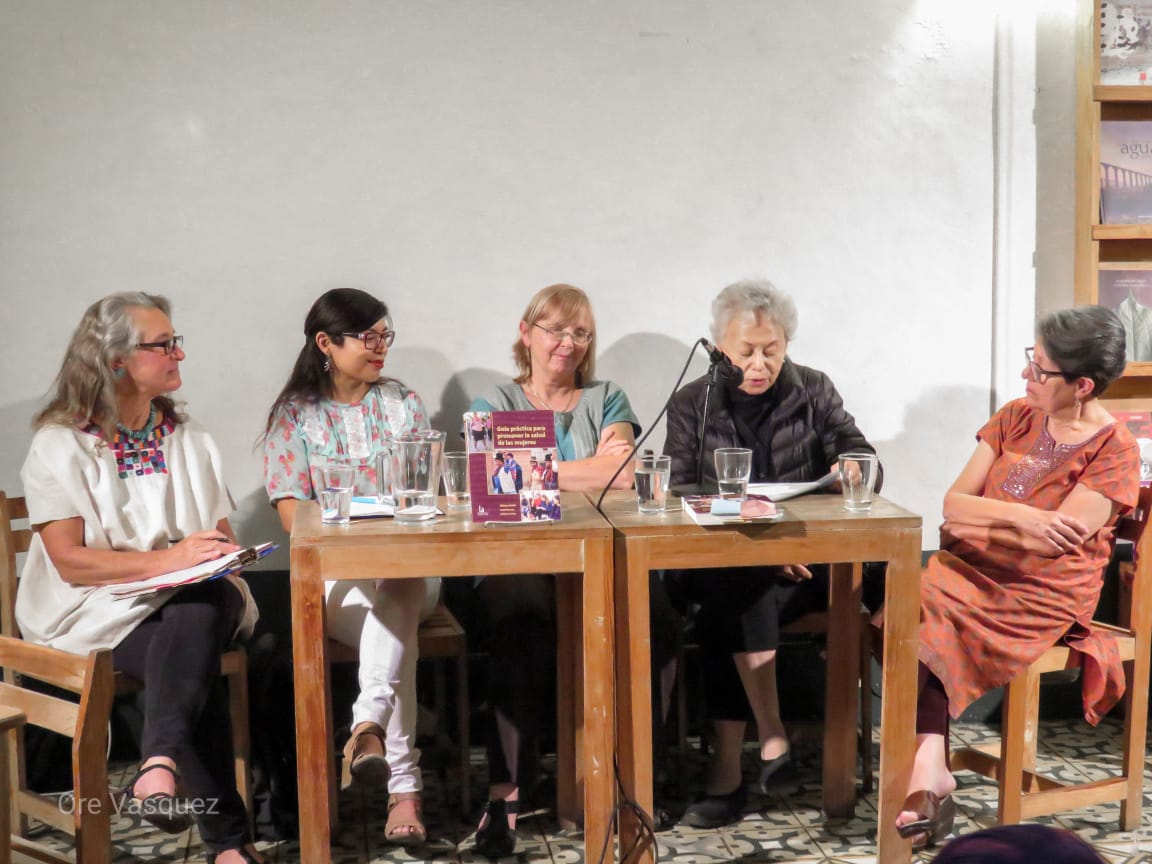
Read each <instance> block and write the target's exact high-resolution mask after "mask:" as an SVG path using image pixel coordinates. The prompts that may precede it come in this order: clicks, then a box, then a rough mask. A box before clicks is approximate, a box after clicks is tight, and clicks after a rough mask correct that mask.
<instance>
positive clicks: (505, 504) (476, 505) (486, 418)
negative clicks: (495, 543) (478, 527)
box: [464, 411, 560, 523]
mask: <svg viewBox="0 0 1152 864" xmlns="http://www.w3.org/2000/svg"><path fill="white" fill-rule="evenodd" d="M464 440H465V442H466V444H467V450H468V485H469V488H470V489H471V495H472V521H473V522H542V523H547V522H558V521H559V520H560V484H559V476H558V475H559V470H560V458H559V455H558V454H557V452H556V418H555V415H554V414H553V413H552V412H551V411H469V412H468V413H466V414H465V415H464Z"/></svg>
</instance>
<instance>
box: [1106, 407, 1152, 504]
mask: <svg viewBox="0 0 1152 864" xmlns="http://www.w3.org/2000/svg"><path fill="white" fill-rule="evenodd" d="M1112 416H1113V417H1115V418H1116V422H1117V423H1123V424H1124V425H1125V426H1127V427H1128V431H1129V432H1131V433H1132V437H1133V438H1135V439H1136V443H1137V444H1139V445H1140V485H1141V486H1148V485H1150V484H1152V411H1113V412H1112Z"/></svg>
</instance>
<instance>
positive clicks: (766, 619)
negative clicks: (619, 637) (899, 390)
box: [664, 281, 882, 828]
mask: <svg viewBox="0 0 1152 864" xmlns="http://www.w3.org/2000/svg"><path fill="white" fill-rule="evenodd" d="M796 317H797V316H796V306H795V304H794V303H793V302H792V299H791V298H790V297H788V295H786V294H784V293H783V292H781V291H779V290H778V289H777V288H776V287H775V286H774V285H772V283H770V282H766V281H745V282H737V283H735V284H733V285H729V286H728V287H727V288H725V289H724V290H723V291H721V292H720V294H719V295H718V296H717V297H716V299H715V301H714V302H713V303H712V335H713V337H714V339H715V341H716V343H717V345H718V346H719V347H720V348H721V350H723V351H724V353H726V354H727V355H728V356H729V358H731V360H732V362H733V363H734V364H735V365H736V366H738V367H739V368H740V369H741V370H742V371H743V373H744V374H743V381H742V382H740V383H739V385H738V386H734V385H733V383H732V382H727V383H726V384H725V385H724V386H721V387H718V388H717V390H718V392H717V393H714V394H713V395H712V399H711V407H710V408H708V409H707V410H708V416H707V417H705V416H704V412H705V410H706V409H705V402H706V399H705V393H706V384H707V381H706V379H705V378H700V379H698V380H696V381H693V382H692V383H690V384H688V385H687V386H685V387H684V388H683V389H681V390H680V391H679V392H678V393H677V394H676V395H675V397H673V400H672V404H671V405H670V406H669V408H668V433H667V438H666V440H665V444H664V452H665V453H666V454H668V455H669V456H671V457H672V478H671V479H672V483H673V484H674V485H683V484H692V483H695V481H696V477H697V476H698V471H699V476H702V477H703V482H704V485H705V486H706V487H711V488H713V489H714V488H715V486H716V473H715V468H714V460H713V452H714V451H715V450H716V449H717V448H719V447H745V448H748V449H749V450H751V451H752V476H751V480H752V482H803V481H812V480H819V479H821V478H823V477H825V476H826V475H827V474H828V473H829V472H830V471H832V470H833V469H834V467H835V465H836V462H837V456H838V455H839V454H840V453H843V452H846V451H849V450H856V451H860V450H863V451H866V452H875V450H874V449H873V447H872V445H870V444H869V443H868V441H867V439H865V437H864V435H863V433H862V432H861V431H860V430H859V429H858V428H857V427H856V421H855V420H854V419H853V418H852V415H851V414H849V413H848V412H847V411H845V410H844V404H843V402H842V401H841V399H840V394H839V393H837V392H836V388H835V386H833V384H832V381H831V380H830V379H829V378H828V376H827V375H825V374H824V373H823V372H819V371H817V370H815V369H809V368H808V367H806V366H801V365H799V364H797V363H793V362H792V361H791V360H790V359H789V358H788V355H787V351H788V345H789V343H790V342H791V341H792V339H793V337H794V336H795V334H796ZM701 436H702V437H703V445H704V446H703V462H702V464H700V463H698V461H697V457H698V453H699V452H700V451H699V449H698V445H699V443H700V439H701ZM881 479H882V475H881ZM877 488H879V480H878V482H877ZM670 579H671V580H672V582H673V583H674V587H676V588H678V589H679V592H680V594H681V597H682V599H684V600H687V601H688V602H690V603H696V604H698V605H699V607H700V611H699V615H698V617H697V636H698V639H699V642H700V649H701V663H702V664H703V665H704V669H705V675H704V682H705V688H704V689H705V693H704V696H705V705H706V711H707V714H708V716H709V717H710V718H712V721H713V725H714V728H715V735H716V738H715V742H716V747H715V749H714V751H713V759H712V764H711V766H710V767H709V771H708V776H707V778H706V780H705V787H704V794H703V796H702V797H701V798H700V800H698V801H696V802H695V803H694V804H692V805H691V806H689V807H688V809H687V810H686V811H685V813H684V817H683V821H684V822H685V823H687V824H689V825H694V826H697V827H702V828H715V827H719V826H721V825H726V824H728V823H730V822H735V821H737V820H738V819H739V818H740V816H741V813H742V812H743V808H744V804H745V801H746V789H745V786H744V782H743V779H742V777H741V771H740V754H741V750H742V749H743V742H744V729H745V726H746V724H747V722H748V721H749V720H755V722H756V727H757V730H758V738H759V741H760V772H759V778H758V785H759V787H760V788H761V789H764V788H765V787H766V786H767V785H768V784H769V783H770V782H771V780H772V777H773V775H774V774H776V773H777V772H778V771H779V770H780V769H781V768H783V767H784V766H785V765H787V764H788V762H789V761H790V757H789V744H788V736H787V733H786V731H785V729H784V724H783V722H782V721H781V719H780V701H779V698H778V696H777V693H776V648H777V645H778V644H779V637H780V626H781V624H782V623H788V622H789V621H791V620H794V619H796V618H798V617H800V616H801V615H802V614H804V613H805V612H807V611H809V610H810V609H812V608H814V607H822V606H823V605H824V604H825V603H826V599H825V598H826V596H827V584H828V583H827V579H828V573H827V566H826V565H824V566H817V565H813V566H812V567H811V568H809V567H808V566H806V564H805V563H802V562H796V563H795V564H790V565H788V566H784V567H756V568H738V569H733V568H728V569H722V570H690V571H686V572H684V573H679V574H672V575H671V576H670Z"/></svg>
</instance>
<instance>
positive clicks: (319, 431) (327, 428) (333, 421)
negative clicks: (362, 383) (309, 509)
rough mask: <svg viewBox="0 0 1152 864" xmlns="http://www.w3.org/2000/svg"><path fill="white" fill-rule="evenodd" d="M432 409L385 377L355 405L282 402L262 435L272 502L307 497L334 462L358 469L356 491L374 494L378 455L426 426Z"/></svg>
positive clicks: (267, 488) (327, 401)
mask: <svg viewBox="0 0 1152 864" xmlns="http://www.w3.org/2000/svg"><path fill="white" fill-rule="evenodd" d="M428 428H429V425H428V413H427V412H426V411H425V410H424V403H423V402H422V401H421V400H420V397H419V396H417V395H416V393H415V392H413V391H412V390H409V389H408V388H407V387H405V386H404V385H403V384H401V383H399V382H398V381H388V380H385V381H381V382H379V383H378V384H376V385H375V386H373V387H372V389H370V390H369V391H368V393H367V395H366V396H365V397H364V398H363V399H362V400H361V401H360V402H355V403H352V404H348V403H344V402H334V401H332V400H331V399H320V400H318V401H316V402H303V403H302V402H290V403H288V404H287V405H284V406H281V408H280V409H279V410H278V411H277V412H276V416H275V418H273V421H272V428H271V429H270V430H269V431H268V435H267V436H266V438H265V439H264V487H265V489H266V490H267V492H268V499H269V500H270V501H271V502H272V504H273V505H275V503H276V502H277V501H278V500H280V499H281V498H299V499H301V500H305V501H306V500H308V499H310V498H313V497H314V492H313V490H314V489H315V487H316V483H317V481H318V479H319V472H320V469H321V468H323V467H324V466H325V465H326V464H328V463H329V462H332V461H336V460H339V461H340V462H342V463H345V464H347V463H349V462H350V463H352V464H353V465H354V466H355V468H356V478H355V481H354V483H355V491H354V493H353V494H355V495H375V494H376V458H377V456H379V455H380V454H381V453H384V452H387V450H388V444H389V442H391V441H392V439H393V438H395V437H396V436H397V435H401V434H403V433H405V432H416V431H419V430H421V429H428Z"/></svg>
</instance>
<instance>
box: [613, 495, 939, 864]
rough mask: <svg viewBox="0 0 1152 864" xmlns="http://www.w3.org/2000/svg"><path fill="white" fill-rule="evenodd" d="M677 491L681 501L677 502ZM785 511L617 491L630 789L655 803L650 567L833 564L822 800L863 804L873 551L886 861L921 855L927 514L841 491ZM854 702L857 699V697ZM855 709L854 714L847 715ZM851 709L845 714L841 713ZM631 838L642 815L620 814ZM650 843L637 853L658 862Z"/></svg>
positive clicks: (621, 712) (627, 843)
mask: <svg viewBox="0 0 1152 864" xmlns="http://www.w3.org/2000/svg"><path fill="white" fill-rule="evenodd" d="M678 503H679V502H678V501H676V502H675V504H673V503H672V502H671V501H670V505H671V506H676V505H678ZM782 506H783V508H784V512H785V516H784V519H782V520H781V521H779V522H772V523H761V524H757V525H741V526H720V527H712V528H703V527H701V526H699V525H697V524H695V523H694V522H692V521H690V520H689V519H688V517H687V516H685V515H684V514H683V513H682V512H680V511H679V510H676V511H669V512H667V513H664V514H659V515H649V514H640V513H638V512H637V509H636V496H635V495H634V494H632V493H627V492H614V493H609V495H608V496H607V497H606V499H605V505H604V513H605V515H606V516H607V517H608V519H609V521H610V522H611V523H612V525H613V528H614V529H615V556H616V613H617V618H616V640H617V651H616V657H617V666H616V677H617V680H618V681H620V682H622V685H624V686H621V687H620V688H619V691H618V692H617V699H616V716H617V726H616V735H617V741H618V748H619V751H618V755H619V762H620V772H621V775H622V782H623V784H624V790H625V792H626V794H627V795H628V796H629V797H630V798H632V799H633V800H634V801H636V802H637V803H639V805H640V806H641V807H642V808H643V809H644V810H645V811H646V812H648V813H651V812H652V807H653V793H652V712H651V698H652V697H651V671H650V668H649V662H650V659H649V654H650V645H649V643H650V627H649V619H648V615H649V610H648V571H649V570H656V569H665V568H669V569H670V568H682V569H695V568H704V567H746V566H750V565H764V564H794V563H803V564H816V563H829V564H831V565H832V567H831V570H832V573H831V578H830V587H829V592H830V598H829V609H828V614H829V621H828V632H829V633H835V634H838V636H837V638H834V639H829V640H828V662H827V670H828V671H827V684H826V694H827V696H826V698H827V705H826V708H827V710H826V723H825V733H824V754H823V755H824V766H823V772H824V809H825V811H826V813H828V815H849V814H851V813H852V812H853V810H854V808H855V776H856V771H855V764H856V714H855V711H852V712H851V713H850V714H849V713H848V712H847V711H846V710H845V709H844V707H843V704H844V702H845V697H846V696H847V697H849V698H851V697H852V696H853V695H854V694H855V692H856V687H857V677H856V676H857V670H858V669H859V650H860V648H859V645H860V640H859V638H858V636H859V610H860V600H861V581H862V580H861V567H860V562H864V561H887V562H888V578H887V587H886V589H885V609H886V612H885V628H884V658H885V663H884V675H883V688H884V691H883V692H884V701H883V709H882V713H881V723H880V729H881V749H880V802H879V814H878V816H877V819H878V820H879V824H878V843H877V845H878V860H880V861H883V862H884V864H895V862H899V861H910V860H911V841H908V840H902V839H901V838H900V836H899V835H898V834H897V833H896V829H895V827H894V824H893V820H894V819H895V818H896V814H897V813H898V812H899V809H900V805H901V804H902V803H903V801H904V797H905V793H906V791H907V790H906V786H907V783H908V779H909V777H910V775H911V771H912V760H913V757H914V755H915V734H914V733H915V717H916V662H917V656H916V644H917V633H918V629H919V609H920V590H919V585H920V517H919V516H917V515H916V514H914V513H909V512H908V511H907V510H904V509H902V508H900V507H898V506H896V505H895V504H892V503H891V502H889V501H886V500H884V499H882V498H881V499H877V500H876V502H875V503H874V504H873V506H872V509H871V510H870V511H868V512H866V513H849V512H847V511H846V510H844V508H843V505H842V503H841V498H840V496H838V495H835V496H833V495H807V496H804V497H802V498H795V499H793V500H791V501H785V502H784V503H783V504H782ZM851 704H855V699H854V698H851ZM845 715H847V716H845ZM838 719H842V720H843V721H844V722H841V723H837V722H835V721H836V720H838ZM620 835H621V837H620V842H621V848H622V849H624V850H628V849H629V848H631V847H632V845H633V843H635V842H636V840H637V838H638V836H639V834H638V825H637V822H636V820H635V819H634V818H633V817H631V815H630V814H629V813H628V812H627V811H625V812H624V813H622V814H621V829H620ZM652 857H653V849H652V848H651V846H650V845H647V844H644V843H641V844H640V845H638V846H636V851H635V853H634V854H633V855H631V856H629V862H650V861H651V860H652Z"/></svg>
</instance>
